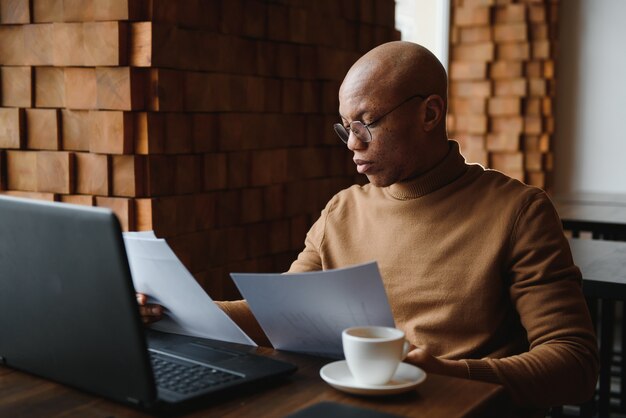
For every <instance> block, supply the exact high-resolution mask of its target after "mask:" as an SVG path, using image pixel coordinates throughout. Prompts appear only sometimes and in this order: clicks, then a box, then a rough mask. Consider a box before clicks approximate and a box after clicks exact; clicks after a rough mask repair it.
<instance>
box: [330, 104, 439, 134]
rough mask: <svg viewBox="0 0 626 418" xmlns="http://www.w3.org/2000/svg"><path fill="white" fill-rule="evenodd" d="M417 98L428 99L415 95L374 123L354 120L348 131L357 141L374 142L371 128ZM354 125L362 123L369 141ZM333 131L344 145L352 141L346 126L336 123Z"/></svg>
mask: <svg viewBox="0 0 626 418" xmlns="http://www.w3.org/2000/svg"><path fill="white" fill-rule="evenodd" d="M416 97H419V98H420V99H422V100H423V99H426V98H427V97H428V96H425V95H423V94H414V95H413V96H410V97H409V98H407V99H404V100H403V101H401V102H400V103H399V104H398V105H396V106H395V107H393V108H391V110H389V111H388V112H387V113H383V114H382V115H381V116H379V117H378V118H376V119H374V120H373V121H372V122H370V123H363V121H360V120H353V121H352V122H350V126H349V128H348V129H350V132H352V133H353V134H354V136H355V137H356V139H358V140H359V141H361V142H364V143H366V144H368V143H370V142H372V139H373V136H372V132H371V131H370V128H369V127H370V126H372V125H374V124H376V123H378V122H380V120H381V119H382V118H384V117H385V116H387V115H388V114H390V113H391V112H393V111H394V110H396V109H398V108H399V107H400V106H402V105H403V104H405V103H408V102H410V101H411V100H413V99H415V98H416ZM354 123H360V124H361V125H363V127H364V128H365V130H366V131H367V134H368V135H369V139H367V140H365V139H363V138H360V137H359V136H358V135H357V133H356V132H355V131H354V129H353V128H352V124H354ZM333 129H334V130H335V133H336V134H337V136H338V137H339V139H341V141H342V142H343V143H344V144H347V143H348V140H349V139H350V132H348V129H346V127H345V126H343V123H335V124H334V125H333ZM344 135H345V139H344Z"/></svg>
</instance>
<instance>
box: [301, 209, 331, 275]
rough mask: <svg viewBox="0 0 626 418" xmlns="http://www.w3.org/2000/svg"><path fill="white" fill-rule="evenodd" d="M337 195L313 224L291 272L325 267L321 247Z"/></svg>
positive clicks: (317, 269) (316, 269)
mask: <svg viewBox="0 0 626 418" xmlns="http://www.w3.org/2000/svg"><path fill="white" fill-rule="evenodd" d="M335 201H336V197H334V198H333V199H331V200H330V201H329V202H328V203H327V204H326V207H325V208H324V210H322V214H321V215H320V217H319V219H318V220H317V221H316V222H315V223H314V224H313V226H312V227H311V229H309V232H308V233H307V234H306V238H305V240H304V250H302V252H300V254H298V258H297V259H296V260H295V261H294V262H293V263H292V264H291V267H290V268H289V273H302V272H306V271H319V270H323V269H324V264H323V259H322V253H321V251H320V248H321V247H322V243H323V242H324V232H325V229H326V219H327V218H328V215H329V213H330V212H331V211H332V207H333V205H334V204H335Z"/></svg>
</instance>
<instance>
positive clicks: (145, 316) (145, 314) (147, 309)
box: [137, 293, 163, 325]
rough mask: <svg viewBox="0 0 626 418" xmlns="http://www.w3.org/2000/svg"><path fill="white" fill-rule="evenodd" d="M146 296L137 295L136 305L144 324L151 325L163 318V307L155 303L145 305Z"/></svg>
mask: <svg viewBox="0 0 626 418" xmlns="http://www.w3.org/2000/svg"><path fill="white" fill-rule="evenodd" d="M147 300H148V298H147V296H146V295H144V294H143V293H137V303H138V304H139V314H140V315H141V320H142V321H143V323H144V324H146V325H147V324H151V323H153V322H156V321H158V320H159V319H161V318H162V317H163V306H161V305H157V304H156V303H146V302H147Z"/></svg>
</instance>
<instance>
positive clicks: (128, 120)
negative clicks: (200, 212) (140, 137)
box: [89, 110, 134, 154]
mask: <svg viewBox="0 0 626 418" xmlns="http://www.w3.org/2000/svg"><path fill="white" fill-rule="evenodd" d="M91 118H92V119H91V123H92V125H91V128H90V133H89V151H90V152H94V153H99V154H130V153H132V152H133V145H134V138H133V116H132V114H131V113H129V112H120V111H103V110H98V111H93V112H91Z"/></svg>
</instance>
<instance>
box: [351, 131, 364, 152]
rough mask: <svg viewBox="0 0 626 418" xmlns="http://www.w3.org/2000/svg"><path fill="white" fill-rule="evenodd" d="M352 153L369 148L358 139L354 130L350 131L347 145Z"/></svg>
mask: <svg viewBox="0 0 626 418" xmlns="http://www.w3.org/2000/svg"><path fill="white" fill-rule="evenodd" d="M346 145H347V146H348V149H349V150H350V151H356V150H361V149H365V148H367V143H365V142H363V141H361V140H360V139H359V138H357V137H356V135H355V134H354V132H352V129H348V142H347V143H346Z"/></svg>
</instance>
